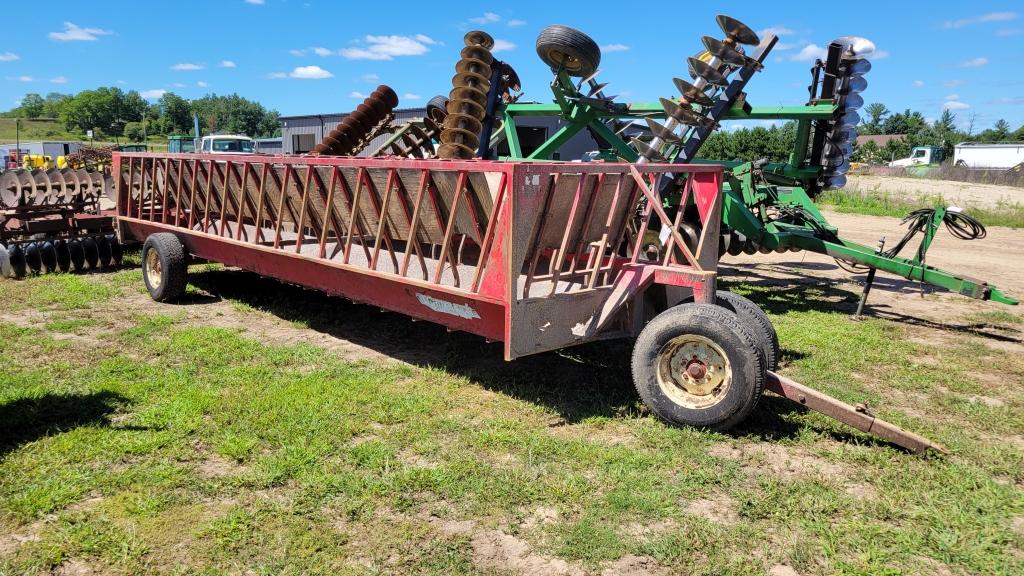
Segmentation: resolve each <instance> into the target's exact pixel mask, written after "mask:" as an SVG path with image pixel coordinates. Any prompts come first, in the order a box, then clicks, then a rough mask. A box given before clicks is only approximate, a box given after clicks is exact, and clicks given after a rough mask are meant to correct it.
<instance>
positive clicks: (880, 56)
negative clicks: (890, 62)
mask: <svg viewBox="0 0 1024 576" xmlns="http://www.w3.org/2000/svg"><path fill="white" fill-rule="evenodd" d="M889 56H890V54H889V51H888V50H875V53H874V54H872V55H871V59H872V60H885V59H886V58H888V57H889Z"/></svg>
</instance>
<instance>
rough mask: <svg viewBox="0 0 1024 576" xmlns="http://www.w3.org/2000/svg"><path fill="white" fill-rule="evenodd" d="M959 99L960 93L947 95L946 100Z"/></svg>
mask: <svg viewBox="0 0 1024 576" xmlns="http://www.w3.org/2000/svg"><path fill="white" fill-rule="evenodd" d="M959 99H960V95H959V94H950V95H949V96H946V100H959Z"/></svg>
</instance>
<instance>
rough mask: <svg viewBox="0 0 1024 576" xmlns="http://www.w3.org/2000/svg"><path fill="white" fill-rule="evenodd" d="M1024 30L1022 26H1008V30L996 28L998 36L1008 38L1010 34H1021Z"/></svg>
mask: <svg viewBox="0 0 1024 576" xmlns="http://www.w3.org/2000/svg"><path fill="white" fill-rule="evenodd" d="M1022 32H1024V30H1021V29H1020V28H1008V29H1006V30H996V36H999V37H1000V38H1008V37H1010V36H1020V35H1021V33H1022Z"/></svg>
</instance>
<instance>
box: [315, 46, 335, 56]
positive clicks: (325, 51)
mask: <svg viewBox="0 0 1024 576" xmlns="http://www.w3.org/2000/svg"><path fill="white" fill-rule="evenodd" d="M310 50H312V51H313V53H314V54H316V55H317V56H330V55H331V54H334V51H333V50H330V49H328V48H323V47H321V46H314V47H313V48H310Z"/></svg>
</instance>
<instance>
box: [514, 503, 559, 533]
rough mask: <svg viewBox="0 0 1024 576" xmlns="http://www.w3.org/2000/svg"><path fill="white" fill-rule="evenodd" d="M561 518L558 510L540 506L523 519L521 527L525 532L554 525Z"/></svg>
mask: <svg viewBox="0 0 1024 576" xmlns="http://www.w3.org/2000/svg"><path fill="white" fill-rule="evenodd" d="M558 518H559V513H558V509H557V508H555V507H553V506H538V507H536V508H534V509H533V510H532V511H531V512H530V513H529V514H527V515H526V517H525V518H523V521H522V522H520V523H519V527H520V528H521V529H523V530H533V529H535V528H542V527H544V526H547V525H549V524H552V523H554V522H555V521H557V520H558Z"/></svg>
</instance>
